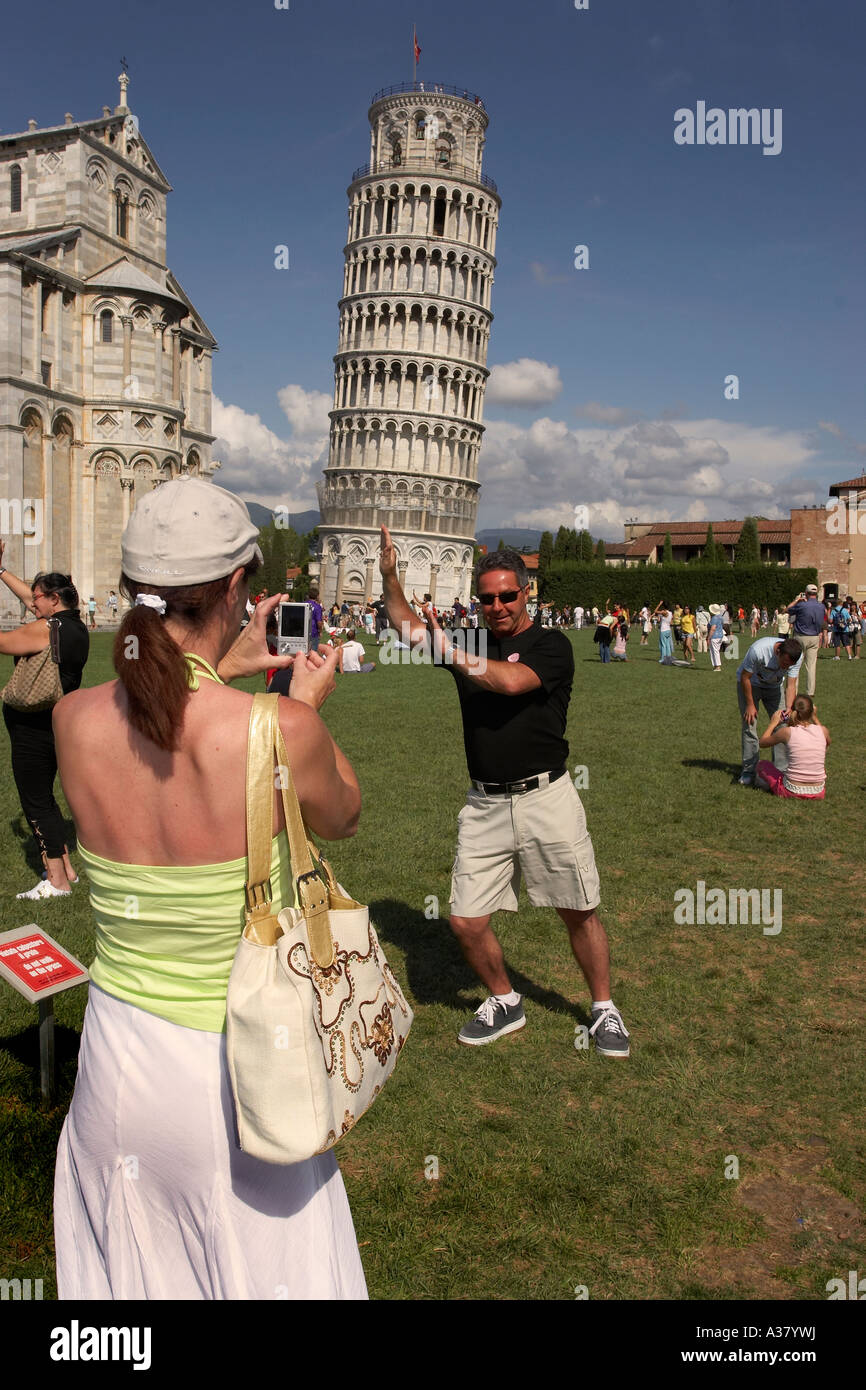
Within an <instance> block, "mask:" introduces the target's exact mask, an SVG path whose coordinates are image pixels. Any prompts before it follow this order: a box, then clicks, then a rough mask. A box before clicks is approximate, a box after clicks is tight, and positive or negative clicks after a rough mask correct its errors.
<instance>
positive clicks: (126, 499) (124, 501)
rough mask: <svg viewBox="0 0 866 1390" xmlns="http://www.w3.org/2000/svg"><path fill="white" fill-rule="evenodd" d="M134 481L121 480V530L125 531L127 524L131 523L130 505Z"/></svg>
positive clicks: (129, 479)
mask: <svg viewBox="0 0 866 1390" xmlns="http://www.w3.org/2000/svg"><path fill="white" fill-rule="evenodd" d="M134 481H135V479H134V478H121V480H120V489H121V493H120V525H121V530H124V529H125V528H126V523H127V522H128V521H129V513H130V505H129V503H130V498H131V495H132V485H133V483H134Z"/></svg>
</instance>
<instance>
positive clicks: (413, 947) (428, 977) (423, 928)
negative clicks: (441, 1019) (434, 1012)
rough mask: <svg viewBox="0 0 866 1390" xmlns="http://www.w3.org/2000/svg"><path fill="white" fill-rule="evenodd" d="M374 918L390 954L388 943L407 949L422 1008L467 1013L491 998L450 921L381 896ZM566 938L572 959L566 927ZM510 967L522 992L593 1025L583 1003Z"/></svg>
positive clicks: (374, 907)
mask: <svg viewBox="0 0 866 1390" xmlns="http://www.w3.org/2000/svg"><path fill="white" fill-rule="evenodd" d="M370 920H371V921H372V923H373V925H374V926H375V928H376V933H377V935H378V936H379V938H380V940H381V941H382V943H383V945H385V949H386V954H387V943H390V944H392V945H394V946H398V947H399V948H400V950H401V951H403V953H404V955H405V957H406V976H407V981H408V984H409V988H410V990H411V991H412V996H413V998H414V999H415V1000H416V1001H417V1002H418V1003H419V1004H444V1005H445V1006H446V1007H447V1008H449V1009H456V1010H460V1011H461V1012H463V1013H465V1012H466V1010H467V1009H468V1008H470V1009H471V1008H477V1007H478V1005H479V1004H481V1003H483V1001H484V999H486V998H487V992H486V989H485V987H484V985H482V984H481V981H480V980H479V979H478V977H477V975H475V973H474V971H472V970H470V969H469V966H468V965H467V964H466V962H465V960H464V959H463V955H462V953H461V951H460V947H459V946H458V944H457V940H456V938H455V936H454V933H453V932H452V931H451V928H450V926H449V925H448V919H447V917H443V918H441V919H439V920H438V921H436V920H433V921H431V920H429V919H428V918H427V917H425V916H424V914H423V912H419V911H418V910H417V909H416V908H412V907H407V905H406V904H405V903H401V902H397V901H396V900H395V899H394V898H380V899H378V900H377V901H376V902H372V903H370ZM494 930H495V926H494ZM562 937H563V949H564V950H565V951H566V952H567V954H568V956H569V959H570V958H571V948H570V946H569V944H568V933H567V932H566V930H565V927H564V926H563V927H562ZM506 969H507V970H508V974H509V976H510V978H511V982H512V985H513V987H514V989H516V990H517V991H518V993H519V994H522V995H524V996H525V997H526V998H527V999H531V1000H532V1001H533V1003H535V1004H540V1005H541V1006H542V1008H545V1009H548V1010H549V1011H550V1012H551V1013H559V1014H566V1015H567V1016H568V1017H569V1018H572V1019H576V1020H577V1021H578V1022H579V1023H585V1024H588V1023H589V1021H590V1019H589V1014H588V1012H587V1011H586V1010H585V1009H583V1008H581V1006H580V1005H579V1004H573V1003H572V1002H571V1001H570V1000H569V999H565V998H564V997H563V996H562V995H561V994H559V993H558V992H557V991H556V990H550V989H544V988H543V987H541V986H540V985H537V984H536V983H535V981H534V980H530V979H529V978H528V976H526V975H524V974H522V973H521V972H520V971H519V970H515V969H514V967H513V966H511V965H509V964H508V962H507V961H506ZM575 969H577V966H576V965H575ZM461 991H470V992H474V994H475V996H476V999H477V1003H476V1002H475V1001H474V1000H473V999H472V998H469V999H467V998H465V997H463V995H462V994H461Z"/></svg>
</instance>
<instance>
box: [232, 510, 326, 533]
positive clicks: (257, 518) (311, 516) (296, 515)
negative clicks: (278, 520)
mask: <svg viewBox="0 0 866 1390" xmlns="http://www.w3.org/2000/svg"><path fill="white" fill-rule="evenodd" d="M247 510H248V511H249V514H250V520H251V521H252V522H253V524H254V525H256V526H258V527H259V529H261V527H262V526H267V525H268V523H269V522H270V520H271V517H272V516H273V514H274V509H273V507H263V506H262V504H261V503H260V502H247ZM287 520H288V524H289V526H293V527H294V529H295V530H296V531H297V533H298V535H299V536H304V535H306V533H307V532H308V531H312V529H313V527H314V526H320V525H321V522H322V518H321V516H320V515H319V513H318V512H312V511H310V512H291V513H290V514H289V516H288V518H287Z"/></svg>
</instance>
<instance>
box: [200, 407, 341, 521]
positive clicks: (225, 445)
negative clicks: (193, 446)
mask: <svg viewBox="0 0 866 1390" xmlns="http://www.w3.org/2000/svg"><path fill="white" fill-rule="evenodd" d="M278 399H279V402H280V405H281V406H282V408H283V410H284V411H285V414H286V417H287V419H288V421H289V424H290V425H291V427H292V433H291V437H290V438H289V439H282V438H281V437H280V436H279V435H278V434H275V433H274V431H273V430H271V429H269V428H268V426H267V425H265V424H264V423H263V421H262V420H261V418H260V417H259V416H258V415H251V414H249V413H248V412H247V411H245V410H243V409H241V407H240V406H238V405H226V404H224V402H223V401H221V400H220V399H219V397H217V396H214V401H213V417H212V418H213V424H212V428H213V432H214V434H215V435H216V436H217V437H216V440H215V441H214V447H213V454H214V458H218V459H219V460H220V461H221V462H222V465H223V466H222V469H221V470H220V472H219V473H218V474H217V475H216V481H217V482H218V483H219V485H220V487H226V488H228V489H229V490H230V491H231V492H236V493H238V494H240V495H241V496H243V497H247V498H249V499H250V500H251V501H255V502H262V503H263V504H264V505H265V506H271V507H273V506H277V505H280V504H282V505H284V506H288V507H290V508H291V509H293V510H297V511H304V510H306V509H307V508H313V507H316V506H317V505H318V504H317V501H316V486H315V485H316V482H317V481H318V479H319V476H320V473H321V470H322V468H323V467H324V465H325V463H326V462H327V457H328V414H327V412H328V407H329V406H330V400H329V397H328V396H326V395H325V394H324V393H323V392H322V391H305V390H304V389H303V387H301V386H296V385H289V386H284V387H283V388H282V390H281V391H280V392H279V393H278Z"/></svg>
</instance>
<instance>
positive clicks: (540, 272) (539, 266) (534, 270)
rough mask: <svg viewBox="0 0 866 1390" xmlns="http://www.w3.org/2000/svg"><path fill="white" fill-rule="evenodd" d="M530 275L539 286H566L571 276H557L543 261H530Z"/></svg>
mask: <svg viewBox="0 0 866 1390" xmlns="http://www.w3.org/2000/svg"><path fill="white" fill-rule="evenodd" d="M529 273H530V275H531V276H532V278H533V280H534V281H535V283H536V284H537V285H564V284H565V282H566V280H570V279H571V276H570V275H555V274H554V272H553V271H552V270H548V268H547V266H546V265H545V264H544V262H543V261H530V262H529Z"/></svg>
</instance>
